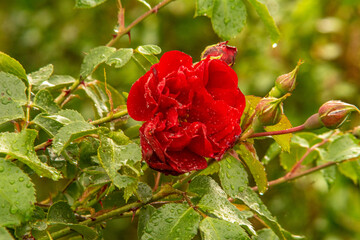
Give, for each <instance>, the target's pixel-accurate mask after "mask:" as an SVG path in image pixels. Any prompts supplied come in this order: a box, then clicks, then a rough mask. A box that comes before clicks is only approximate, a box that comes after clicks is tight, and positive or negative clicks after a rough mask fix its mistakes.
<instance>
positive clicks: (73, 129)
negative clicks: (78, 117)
mask: <svg viewBox="0 0 360 240" xmlns="http://www.w3.org/2000/svg"><path fill="white" fill-rule="evenodd" d="M97 132H98V129H97V128H95V127H94V126H93V125H91V124H90V123H87V122H72V123H69V124H68V125H65V126H63V127H62V128H60V129H59V131H58V133H57V134H56V135H55V137H54V142H53V145H52V146H53V149H54V151H55V153H57V154H60V153H61V152H62V151H63V150H64V149H65V148H66V147H67V146H68V145H69V143H70V142H72V141H74V140H76V139H78V138H81V137H84V136H87V135H90V134H95V133H97Z"/></svg>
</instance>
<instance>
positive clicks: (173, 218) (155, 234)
mask: <svg viewBox="0 0 360 240" xmlns="http://www.w3.org/2000/svg"><path fill="white" fill-rule="evenodd" d="M199 222H200V215H199V214H198V213H197V212H196V211H195V210H194V209H193V208H192V207H189V206H188V205H187V204H175V203H169V204H166V205H163V206H162V207H160V208H159V209H157V210H156V211H155V212H154V213H153V214H152V215H151V217H150V219H149V221H148V223H147V225H146V227H145V230H144V234H143V235H142V237H141V240H150V239H159V240H161V239H164V240H165V239H179V240H181V239H184V240H188V239H192V238H193V237H194V236H195V235H196V233H197V229H198V227H199Z"/></svg>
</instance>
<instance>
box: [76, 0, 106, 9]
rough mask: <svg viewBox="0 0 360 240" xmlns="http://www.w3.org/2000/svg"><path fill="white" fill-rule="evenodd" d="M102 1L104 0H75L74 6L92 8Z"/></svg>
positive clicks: (104, 0)
mask: <svg viewBox="0 0 360 240" xmlns="http://www.w3.org/2000/svg"><path fill="white" fill-rule="evenodd" d="M104 2H106V0H75V8H93V7H96V6H98V5H100V4H102V3H104Z"/></svg>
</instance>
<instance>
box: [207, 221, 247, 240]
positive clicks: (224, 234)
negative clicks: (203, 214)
mask: <svg viewBox="0 0 360 240" xmlns="http://www.w3.org/2000/svg"><path fill="white" fill-rule="evenodd" d="M200 232H201V239H205V240H225V239H236V240H244V239H250V238H249V236H248V235H247V234H246V232H245V231H244V230H243V229H242V228H241V227H239V226H238V225H237V224H235V223H231V222H227V221H224V220H221V219H216V218H212V217H207V218H205V219H204V220H202V221H201V222H200Z"/></svg>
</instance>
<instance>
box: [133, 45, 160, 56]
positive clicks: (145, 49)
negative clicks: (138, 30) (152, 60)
mask: <svg viewBox="0 0 360 240" xmlns="http://www.w3.org/2000/svg"><path fill="white" fill-rule="evenodd" d="M136 51H137V52H139V53H141V54H143V55H158V54H160V53H161V48H160V47H159V46H156V45H143V46H139V47H137V48H136Z"/></svg>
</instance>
